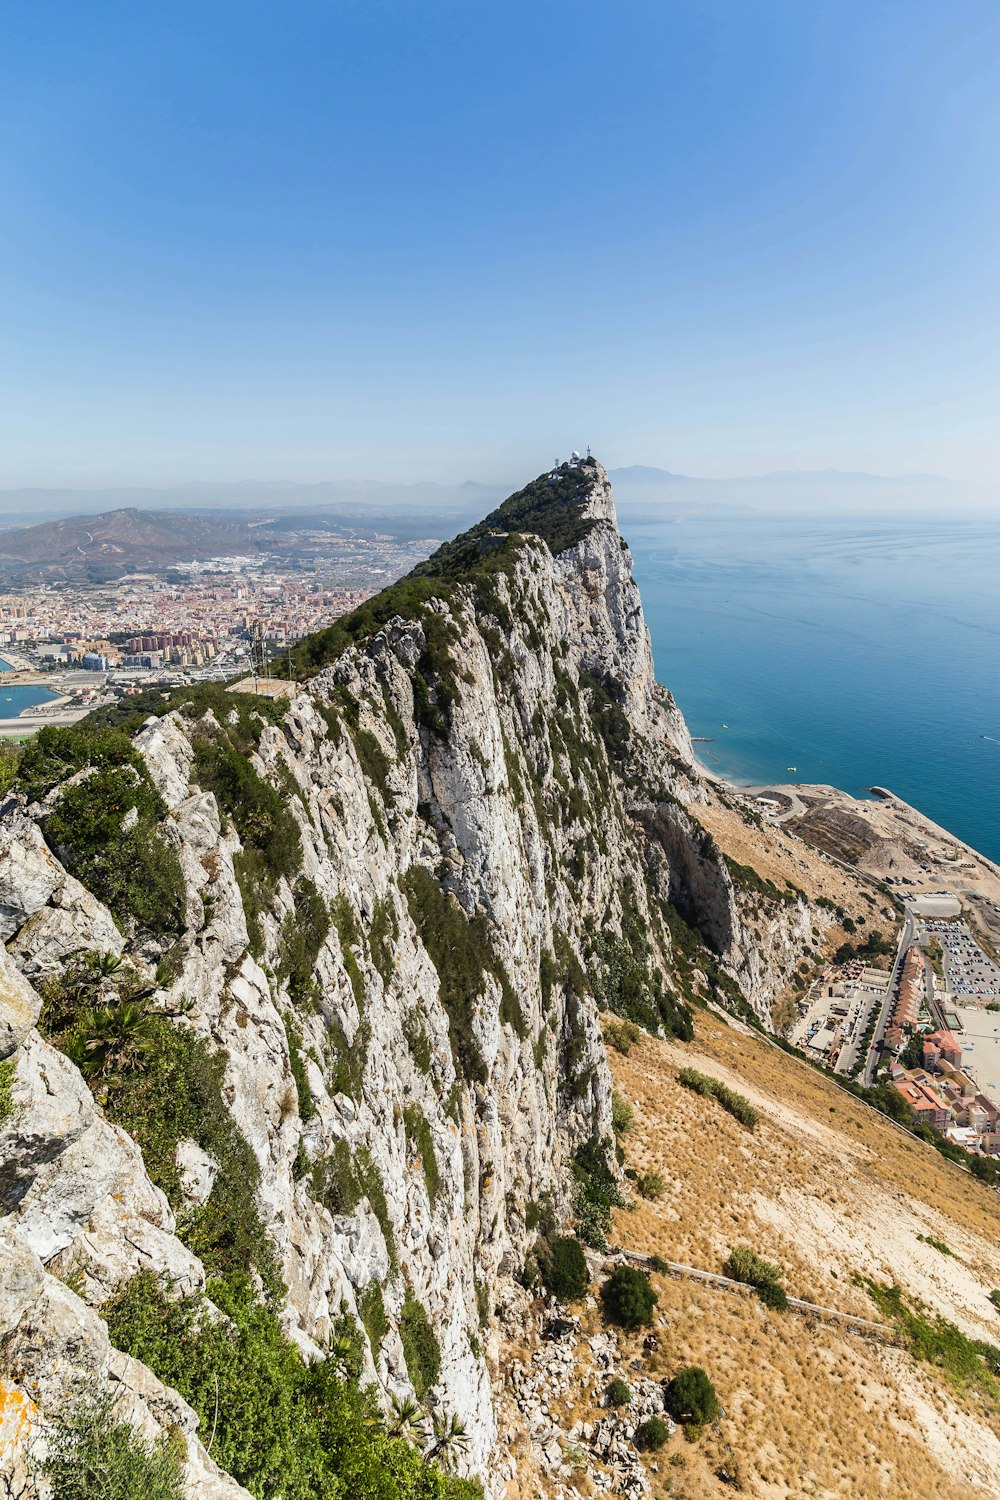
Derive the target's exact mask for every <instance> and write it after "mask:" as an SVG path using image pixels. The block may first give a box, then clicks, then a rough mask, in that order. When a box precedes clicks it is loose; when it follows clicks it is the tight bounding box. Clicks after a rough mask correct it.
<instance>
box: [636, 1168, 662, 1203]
mask: <svg viewBox="0 0 1000 1500" xmlns="http://www.w3.org/2000/svg"><path fill="white" fill-rule="evenodd" d="M635 1185H636V1187H637V1188H638V1189H639V1194H640V1197H643V1198H654V1199H655V1198H662V1197H663V1194H664V1192H665V1191H666V1187H667V1182H666V1178H665V1177H663V1176H662V1175H661V1174H660V1173H659V1172H640V1173H639V1176H638V1177H637V1178H636V1180H635Z"/></svg>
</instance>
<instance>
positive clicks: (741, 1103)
mask: <svg viewBox="0 0 1000 1500" xmlns="http://www.w3.org/2000/svg"><path fill="white" fill-rule="evenodd" d="M677 1078H678V1080H679V1082H681V1083H682V1084H683V1085H684V1087H685V1088H689V1089H693V1090H694V1092H695V1093H696V1094H704V1095H705V1097H706V1098H709V1099H715V1100H716V1101H717V1103H719V1104H721V1105H722V1107H723V1109H725V1110H728V1112H729V1114H731V1115H732V1117H733V1119H734V1120H739V1122H740V1124H741V1125H745V1126H746V1128H747V1129H748V1130H753V1129H754V1127H755V1125H756V1124H757V1120H758V1115H757V1111H756V1110H755V1109H754V1107H753V1105H752V1104H751V1103H750V1101H749V1099H744V1097H743V1095H742V1094H738V1093H737V1092H736V1090H735V1089H731V1088H730V1087H729V1086H728V1084H725V1083H722V1082H720V1080H719V1079H718V1078H710V1077H709V1076H708V1074H707V1073H699V1072H698V1069H697V1068H681V1070H680V1072H679V1073H678V1074H677Z"/></svg>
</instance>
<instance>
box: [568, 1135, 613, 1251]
mask: <svg viewBox="0 0 1000 1500" xmlns="http://www.w3.org/2000/svg"><path fill="white" fill-rule="evenodd" d="M612 1150H613V1147H612V1146H611V1144H610V1143H609V1142H608V1141H602V1140H600V1139H598V1138H597V1137H596V1136H595V1137H594V1138H593V1139H592V1140H589V1141H586V1142H585V1143H584V1145H582V1146H581V1147H580V1149H579V1150H578V1151H577V1153H576V1155H575V1156H574V1158H573V1161H572V1171H573V1176H574V1178H575V1179H576V1217H577V1233H578V1234H579V1236H580V1239H581V1240H582V1241H583V1243H584V1244H585V1245H589V1246H590V1247H591V1249H593V1250H606V1249H607V1244H608V1241H607V1234H608V1230H609V1229H610V1228H611V1210H612V1209H613V1208H624V1207H625V1199H624V1197H623V1196H622V1192H621V1189H620V1188H619V1186H618V1179H617V1177H616V1176H615V1172H614V1169H613V1167H612V1165H611V1161H612V1155H611V1153H612Z"/></svg>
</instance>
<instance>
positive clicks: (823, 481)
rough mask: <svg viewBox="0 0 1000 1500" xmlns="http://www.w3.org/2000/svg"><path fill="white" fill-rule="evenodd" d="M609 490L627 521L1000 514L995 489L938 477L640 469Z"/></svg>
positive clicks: (615, 480) (619, 477) (622, 475)
mask: <svg viewBox="0 0 1000 1500" xmlns="http://www.w3.org/2000/svg"><path fill="white" fill-rule="evenodd" d="M611 482H612V484H613V485H614V488H615V496H616V498H617V500H618V505H619V510H620V512H621V514H622V516H623V519H625V520H628V519H631V520H647V519H648V520H652V519H654V518H655V517H656V516H657V515H663V514H668V513H669V514H674V515H676V514H677V513H678V511H680V512H684V511H688V512H690V511H692V510H698V511H723V510H736V509H738V510H755V511H756V510H759V511H761V512H771V513H773V512H780V513H783V514H808V515H828V516H837V515H872V516H880V515H885V516H897V517H898V516H905V515H908V514H919V515H923V516H928V515H933V514H935V513H938V514H942V515H950V514H952V513H954V512H955V511H970V512H971V511H975V510H985V509H994V510H995V509H998V508H1000V492H998V491H997V490H996V489H995V488H991V487H989V486H987V485H980V484H973V483H969V482H964V481H961V480H953V479H943V478H941V477H940V476H939V475H936V474H906V475H886V474H866V473H863V472H859V471H857V470H849V469H815V470H802V469H791V470H780V471H777V472H775V473H772V474H747V475H743V476H740V477H738V478H735V479H699V478H696V477H694V476H693V475H690V474H674V473H671V472H670V471H669V470H667V469H654V468H647V467H644V466H642V465H639V464H636V465H633V466H632V467H631V468H625V469H616V470H614V471H612V473H611Z"/></svg>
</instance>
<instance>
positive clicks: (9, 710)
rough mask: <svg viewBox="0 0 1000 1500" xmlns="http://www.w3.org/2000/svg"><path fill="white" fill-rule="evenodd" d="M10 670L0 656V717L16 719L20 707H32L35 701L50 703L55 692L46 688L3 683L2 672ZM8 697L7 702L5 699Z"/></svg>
mask: <svg viewBox="0 0 1000 1500" xmlns="http://www.w3.org/2000/svg"><path fill="white" fill-rule="evenodd" d="M10 670H11V666H10V662H7V661H4V660H3V659H2V658H0V719H16V718H17V717H18V715H19V714H20V713H21V711H22V709H25V708H34V707H35V705H36V704H37V703H51V702H52V700H53V699H54V698H55V696H56V695H55V693H50V692H49V690H48V688H36V687H9V688H5V687H4V685H3V673H4V672H9V671H10ZM8 698H9V699H10V702H9V703H8V702H7V700H8Z"/></svg>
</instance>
